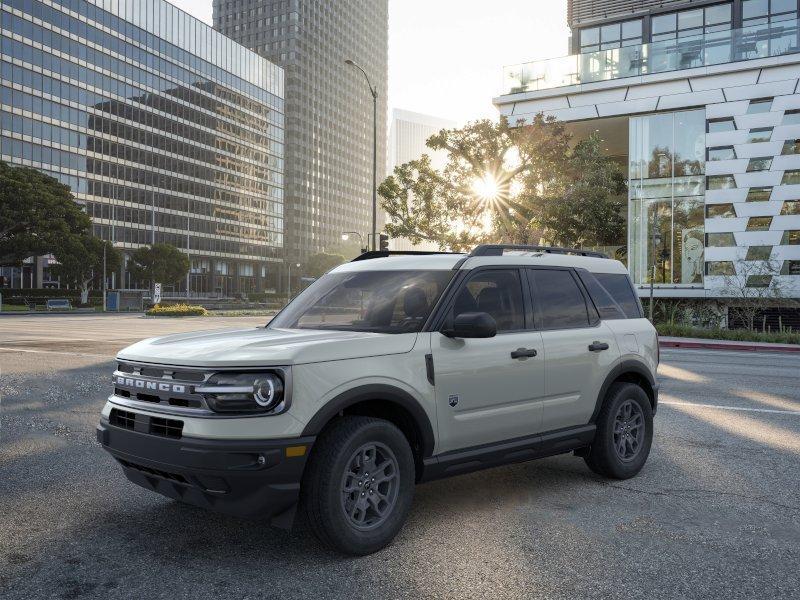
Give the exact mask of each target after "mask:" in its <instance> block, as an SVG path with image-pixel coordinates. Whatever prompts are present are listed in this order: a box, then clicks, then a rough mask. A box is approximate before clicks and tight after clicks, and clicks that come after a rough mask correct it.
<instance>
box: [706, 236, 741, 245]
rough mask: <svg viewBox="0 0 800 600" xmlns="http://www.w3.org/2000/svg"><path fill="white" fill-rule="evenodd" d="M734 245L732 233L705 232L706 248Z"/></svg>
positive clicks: (734, 240)
mask: <svg viewBox="0 0 800 600" xmlns="http://www.w3.org/2000/svg"><path fill="white" fill-rule="evenodd" d="M735 245H736V239H735V238H734V237H733V234H732V233H707V234H706V246H707V247H708V248H729V247H731V246H735Z"/></svg>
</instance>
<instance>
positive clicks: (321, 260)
mask: <svg viewBox="0 0 800 600" xmlns="http://www.w3.org/2000/svg"><path fill="white" fill-rule="evenodd" d="M344 261H345V258H344V256H342V255H341V254H328V253H325V252H319V253H317V254H312V255H311V256H309V257H308V260H307V261H306V265H305V269H304V271H305V274H306V275H307V276H309V277H322V276H323V275H324V274H325V273H327V272H328V271H330V270H331V269H332V268H334V267H338V266H339V265H340V264H342V263H343V262H344Z"/></svg>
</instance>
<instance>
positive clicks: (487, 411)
mask: <svg viewBox="0 0 800 600" xmlns="http://www.w3.org/2000/svg"><path fill="white" fill-rule="evenodd" d="M475 311H478V312H486V313H488V314H490V315H491V316H492V317H493V318H494V319H495V321H496V322H497V335H496V336H495V337H493V338H485V339H460V338H449V337H447V336H445V335H442V334H441V333H438V332H434V333H432V334H431V353H432V354H433V363H434V370H435V373H436V380H435V381H436V384H435V387H436V403H437V415H438V427H439V450H440V451H441V452H448V451H451V450H458V449H462V448H468V447H470V446H478V445H481V444H489V443H492V442H497V441H501V440H508V439H513V438H518V437H523V436H527V435H531V434H534V433H538V432H539V431H540V429H541V421H542V406H541V400H542V397H543V396H544V393H545V386H544V360H543V346H542V336H541V334H540V333H539V332H538V331H534V330H533V328H532V325H533V323H532V313H531V312H530V310H528V303H527V301H526V299H525V295H524V294H523V288H522V282H521V273H520V271H519V270H518V269H515V268H514V269H491V270H481V271H477V272H475V273H473V274H471V275H470V277H469V278H468V279H467V280H466V281H465V282H464V283H463V284H462V287H461V289H460V290H459V292H458V293H457V294H456V297H455V300H454V303H453V305H452V307H451V308H450V309H449V311H448V315H447V317H446V318H445V323H446V324H447V323H452V320H453V319H454V318H455V317H456V316H457V315H458V314H460V313H464V312H475ZM512 353H514V356H513V357H512Z"/></svg>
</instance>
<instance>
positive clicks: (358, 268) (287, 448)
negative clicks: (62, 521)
mask: <svg viewBox="0 0 800 600" xmlns="http://www.w3.org/2000/svg"><path fill="white" fill-rule="evenodd" d="M398 254H400V255H396V254H395V253H389V252H371V253H367V254H364V255H362V256H360V257H359V258H357V259H355V260H354V261H352V262H350V263H347V264H345V265H342V266H339V267H337V268H335V269H333V270H332V271H330V272H329V273H327V274H326V275H325V276H323V277H322V278H320V279H319V280H318V281H316V282H315V283H314V284H312V285H311V286H310V287H308V289H306V290H304V291H303V292H302V293H301V294H300V295H299V296H298V297H297V298H296V299H295V300H294V301H292V302H291V303H290V304H289V305H288V306H287V307H286V308H285V309H284V310H283V311H281V312H280V313H279V314H278V315H277V316H276V317H275V318H274V319H273V320H272V322H271V323H270V324H269V325H267V326H266V327H258V328H252V329H241V330H223V331H220V330H215V331H207V332H196V333H187V334H178V335H171V336H167V337H162V338H154V339H149V340H144V341H142V342H139V343H137V344H134V345H132V346H130V347H128V348H126V349H125V350H123V351H122V352H120V353H119V355H118V368H117V370H116V372H115V373H114V378H113V381H114V393H113V395H111V397H110V398H109V399H108V402H107V403H106V405H105V408H104V409H103V412H102V419H101V422H100V425H99V426H98V439H99V441H100V442H101V443H102V445H103V447H104V448H105V449H106V450H108V451H109V452H110V453H111V454H112V455H113V456H114V457H115V458H116V459H117V461H118V462H119V463H120V465H121V466H122V468H123V470H124V472H125V475H126V476H127V477H128V479H130V480H131V481H133V482H134V483H137V484H139V485H141V486H144V487H146V488H148V489H151V490H153V491H156V492H159V493H161V494H164V495H166V496H169V497H171V498H175V499H178V500H182V501H185V502H189V503H192V504H196V505H200V506H205V507H208V508H211V509H215V510H219V511H223V512H228V513H232V514H238V515H246V516H264V517H268V518H270V520H271V522H272V523H273V524H274V525H278V526H284V527H288V526H291V524H292V522H293V521H294V517H295V512H296V509H297V507H298V506H299V507H300V508H301V509H302V513H303V514H304V515H305V517H306V518H307V521H308V523H309V525H310V527H311V528H312V530H313V531H314V533H315V534H316V535H317V536H318V537H319V538H320V539H321V540H322V541H323V542H325V543H326V544H328V545H329V546H331V547H333V548H335V549H337V550H340V551H342V552H346V553H352V554H366V553H370V552H374V551H376V550H378V549H380V548H381V547H383V546H385V545H386V544H387V543H389V542H390V541H391V540H392V538H393V537H394V536H395V535H396V534H397V532H398V531H399V529H400V528H401V527H402V525H403V522H404V521H405V519H406V517H407V515H408V512H409V510H410V508H411V500H412V497H413V493H414V484H415V483H419V482H424V481H430V480H432V479H438V478H441V477H446V476H450V475H458V474H461V473H467V472H470V471H475V470H477V469H483V468H486V467H492V466H495V465H501V464H506V463H513V462H519V461H525V460H530V459H533V458H539V457H543V456H550V455H554V454H560V453H565V452H574V453H575V454H576V455H577V456H581V457H583V459H584V460H585V461H586V464H587V465H588V466H589V468H590V469H591V470H592V471H594V472H596V473H599V474H601V475H605V476H608V477H614V478H620V479H624V478H627V477H631V476H633V475H635V474H636V473H638V471H639V470H640V469H641V468H642V466H643V465H644V462H645V460H646V459H647V456H648V454H649V452H650V445H651V441H652V436H653V414H654V413H655V410H656V404H657V400H658V386H657V384H656V377H655V373H656V368H657V363H658V339H657V335H656V332H655V329H654V328H653V327H652V325H651V324H650V323H649V322H648V321H647V320H646V319H644V318H643V315H642V309H641V305H640V303H639V301H638V298H637V296H636V294H635V292H634V289H633V287H632V285H631V283H630V280H629V278H628V275H627V272H626V270H625V267H624V266H623V265H622V264H621V263H619V262H618V261H615V260H610V259H608V258H605V257H604V256H603V255H599V254H595V253H591V252H584V251H579V250H565V249H561V248H546V247H518V246H480V247H478V248H476V249H475V250H474V251H473V252H472V253H471V254H469V255H465V254H446V253H413V254H412V253H398Z"/></svg>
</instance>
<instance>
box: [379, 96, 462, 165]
mask: <svg viewBox="0 0 800 600" xmlns="http://www.w3.org/2000/svg"><path fill="white" fill-rule="evenodd" d="M455 126H456V122H455V121H448V120H447V119H440V118H439V117H433V116H431V115H423V114H421V113H417V112H411V111H410V110H400V109H397V108H396V109H394V110H393V111H392V124H391V126H390V127H389V172H390V173H391V172H392V169H394V168H395V167H396V166H398V165H402V164H403V163H407V162H408V161H410V160H416V159H418V158H420V157H421V156H422V155H423V154H427V155H428V156H430V157H431V164H432V165H433V166H434V167H435V168H437V169H438V168H441V167H443V166H444V165H445V163H446V162H447V153H446V152H444V151H442V150H431V149H430V148H428V146H426V145H425V142H427V141H428V138H429V137H431V136H432V135H434V134H436V133H439V132H440V131H441V130H442V129H452V128H454V127H455Z"/></svg>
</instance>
